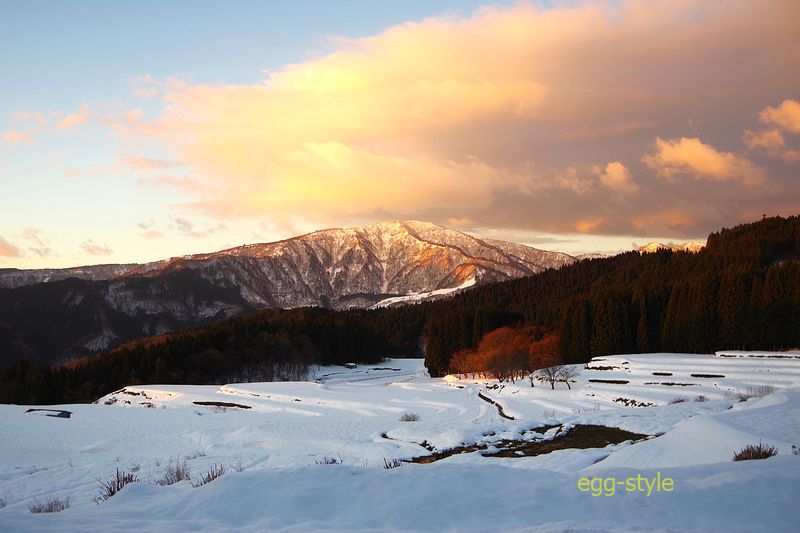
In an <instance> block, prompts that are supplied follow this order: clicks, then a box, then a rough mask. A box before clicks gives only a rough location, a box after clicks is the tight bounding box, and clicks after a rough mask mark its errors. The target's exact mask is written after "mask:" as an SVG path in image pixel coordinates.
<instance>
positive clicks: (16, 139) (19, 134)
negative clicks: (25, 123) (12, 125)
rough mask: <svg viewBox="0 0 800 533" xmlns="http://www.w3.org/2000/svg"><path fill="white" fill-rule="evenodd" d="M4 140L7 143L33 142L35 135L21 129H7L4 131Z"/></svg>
mask: <svg viewBox="0 0 800 533" xmlns="http://www.w3.org/2000/svg"><path fill="white" fill-rule="evenodd" d="M3 140H4V141H5V142H6V144H12V145H14V144H33V142H34V140H33V137H31V135H30V134H29V133H25V132H24V131H19V130H6V131H4V132H3Z"/></svg>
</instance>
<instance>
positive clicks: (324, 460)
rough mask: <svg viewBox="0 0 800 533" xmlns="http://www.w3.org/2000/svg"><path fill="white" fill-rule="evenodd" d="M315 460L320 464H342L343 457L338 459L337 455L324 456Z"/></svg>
mask: <svg viewBox="0 0 800 533" xmlns="http://www.w3.org/2000/svg"><path fill="white" fill-rule="evenodd" d="M314 462H315V463H317V464H318V465H340V464H342V459H341V458H339V459H337V458H335V457H323V458H322V459H317V460H316V461H314Z"/></svg>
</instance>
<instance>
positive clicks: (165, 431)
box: [0, 354, 800, 531]
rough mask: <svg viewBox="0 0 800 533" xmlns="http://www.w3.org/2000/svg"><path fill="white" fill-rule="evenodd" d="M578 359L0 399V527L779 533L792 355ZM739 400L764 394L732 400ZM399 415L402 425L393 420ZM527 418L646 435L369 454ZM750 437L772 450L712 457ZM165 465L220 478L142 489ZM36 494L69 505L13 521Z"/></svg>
mask: <svg viewBox="0 0 800 533" xmlns="http://www.w3.org/2000/svg"><path fill="white" fill-rule="evenodd" d="M587 366H588V367H589V368H590V369H591V368H594V369H595V370H587V369H585V368H584V365H579V366H576V368H578V369H579V375H578V377H577V378H576V379H575V382H574V383H572V384H571V387H572V389H571V390H568V389H567V387H566V385H565V384H563V383H559V384H557V385H556V389H555V390H551V389H550V386H549V384H546V383H539V382H535V387H531V386H530V383H529V382H528V381H527V380H524V381H518V382H516V383H497V382H496V381H486V380H480V379H459V378H457V377H453V376H450V377H448V378H446V379H431V378H429V377H428V376H427V373H426V372H425V369H424V367H423V366H422V361H420V360H413V359H407V360H389V361H386V362H384V363H380V364H378V365H370V366H365V365H359V366H358V367H357V368H356V369H352V370H350V369H345V368H343V367H329V368H321V369H318V370H315V371H314V373H313V374H314V375H313V376H311V378H310V381H307V382H296V383H246V384H227V385H222V386H217V385H206V386H181V385H148V386H131V387H126V388H125V389H123V390H122V391H117V392H116V393H113V394H110V395H108V396H106V397H104V398H101V399H100V400H98V402H97V404H94V405H67V406H57V407H54V408H58V409H66V410H69V411H71V412H72V416H71V418H69V419H60V418H52V417H47V416H42V413H31V414H25V411H26V410H27V409H28V406H24V407H23V406H14V405H1V406H0V424H1V425H0V427H2V429H3V431H2V432H1V433H0V446H2V450H3V454H2V456H1V457H0V499H1V500H3V503H4V504H5V507H4V508H2V509H0V531H109V530H118V531H124V530H130V529H136V530H139V531H195V530H219V531H226V530H227V531H263V530H289V531H308V530H336V531H345V530H346V531H352V530H378V529H381V530H398V531H403V530H405V531H423V530H424V531H430V530H459V531H463V530H468V531H485V530H487V529H495V530H496V529H500V530H503V531H505V530H508V531H516V530H526V531H529V530H539V531H562V530H565V529H571V530H576V531H618V530H626V531H687V530H688V531H719V530H728V531H759V530H763V531H796V528H797V524H798V523H800V509H798V506H797V502H796V498H797V488H798V487H800V456H795V455H793V454H792V445H793V444H795V445H798V446H800V359H793V358H763V357H718V356H710V355H707V356H706V355H680V354H638V355H619V356H606V357H601V358H596V359H595V360H593V361H592V362H591V363H589V364H588V365H587ZM600 368H603V370H601V369H600ZM654 372H655V373H662V374H663V373H671V374H672V375H671V376H663V375H654V374H653V373H654ZM691 374H696V375H706V376H708V375H715V376H724V377H693V376H692V375H691ZM314 379H316V381H314ZM589 380H605V381H606V382H598V381H594V382H591V381H589ZM609 381H611V382H617V383H610V382H609ZM621 381H627V383H620V382H621ZM664 383H672V384H669V385H667V384H664ZM674 383H681V384H683V385H675V384H674ZM748 392H750V393H753V392H759V393H760V394H761V393H768V394H766V395H765V396H763V397H753V398H750V399H748V400H747V401H739V396H741V395H747V394H748ZM478 393H481V394H482V395H484V396H486V397H488V398H491V399H492V400H494V401H496V402H498V403H499V404H500V405H502V406H503V409H504V411H505V412H506V413H507V414H508V415H511V416H513V417H514V418H515V420H507V419H505V418H502V417H501V416H500V415H499V414H498V410H497V408H496V406H494V405H491V404H490V403H487V402H486V401H484V400H482V399H480V398H479V397H478ZM701 396H702V397H704V399H705V401H696V400H697V399H698V397H701ZM619 399H623V400H627V403H628V405H625V404H623V403H621V402H620V401H618V400H619ZM677 400H683V401H680V402H677ZM194 402H216V403H220V404H221V405H223V406H213V405H206V406H201V405H197V404H195V403H194ZM633 402H635V403H633ZM672 402H677V403H672ZM632 403H633V404H634V405H649V404H652V406H649V407H632V406H631V404H632ZM225 404H236V405H241V406H247V407H249V409H244V408H237V407H224V405H225ZM404 414H415V415H417V416H418V418H419V420H417V421H412V422H405V421H402V420H401V418H402V417H403V415H404ZM544 424H548V425H558V424H562V425H564V426H566V427H569V426H573V425H577V424H597V425H605V426H609V427H619V428H621V429H625V430H628V431H631V432H634V433H640V434H646V435H651V436H653V437H651V438H649V439H647V440H644V441H639V442H636V443H631V442H625V443H622V444H618V445H610V446H607V447H605V448H602V449H597V448H595V449H567V450H560V451H555V452H552V453H549V454H544V455H538V456H535V457H519V458H497V457H483V456H481V455H480V453H478V452H473V453H464V454H458V455H453V456H452V457H449V458H447V459H443V460H441V461H438V462H435V463H432V464H410V463H405V464H403V466H402V467H400V468H394V469H385V468H384V459H387V460H392V459H404V460H405V459H411V458H413V457H416V456H420V455H428V454H430V453H431V452H430V451H429V450H428V449H427V448H426V447H425V446H427V447H434V448H435V449H436V450H437V451H440V450H445V449H448V448H452V447H456V446H459V445H461V444H473V443H482V444H484V445H487V446H489V447H490V449H491V447H492V446H497V445H499V444H498V443H499V441H500V440H501V439H541V438H542V437H541V436H540V435H537V434H533V433H531V432H528V431H527V430H530V429H532V428H535V427H538V426H541V425H544ZM555 432H556V430H550V431H549V432H548V433H547V434H546V436H545V437H544V438H551V437H552V436H553V435H554V434H555ZM759 441H762V442H764V443H765V444H769V445H772V446H775V447H776V448H777V449H778V452H779V453H778V455H777V456H776V457H772V458H770V459H767V460H762V461H746V462H733V461H732V460H731V459H732V456H733V453H734V452H736V451H739V450H740V449H741V448H743V447H744V446H745V445H747V444H757V443H758V442H759ZM423 445H424V446H423ZM184 459H185V460H186V463H187V466H188V467H189V470H190V472H191V478H192V480H194V481H195V482H196V481H197V480H199V478H200V476H201V475H203V474H204V473H206V472H207V471H208V470H209V469H210V468H211V467H212V466H213V465H223V466H224V467H225V469H226V473H225V474H224V475H222V476H221V477H220V478H218V479H216V480H214V481H213V482H211V483H209V484H208V485H204V486H202V487H197V488H194V487H192V484H191V483H190V482H189V481H182V482H179V483H177V484H174V485H170V486H159V485H157V484H156V482H157V481H158V480H159V479H161V478H162V477H163V475H164V472H165V468H166V467H167V466H168V465H170V462H172V464H175V462H176V461H181V460H184ZM329 461H333V462H334V463H335V464H323V463H325V462H329ZM117 468H119V469H120V470H125V471H127V472H132V471H134V470H135V475H136V476H137V477H138V478H139V480H140V482H137V483H133V484H130V485H128V486H126V487H125V488H123V489H122V491H120V492H119V493H118V494H117V495H115V496H114V497H112V498H111V499H109V500H108V501H106V502H103V503H101V504H99V505H97V504H96V503H95V502H94V499H95V497H96V496H97V495H98V494H99V489H100V483H99V482H98V480H101V481H106V480H109V479H111V478H112V477H113V476H114V473H115V471H116V469H117ZM657 473H660V474H661V476H662V477H664V476H669V477H670V478H671V479H673V480H674V486H675V488H674V490H673V491H672V492H670V493H659V494H651V495H650V496H647V495H645V494H641V493H638V492H632V493H625V492H623V491H622V490H618V491H616V493H615V494H614V495H613V496H592V495H591V494H590V493H587V492H582V491H579V490H578V489H577V481H578V479H580V478H582V477H590V478H591V477H601V478H604V479H605V478H610V477H613V478H614V479H619V480H624V479H626V478H627V477H635V476H637V475H641V476H644V477H652V476H655V475H656V474H657ZM48 497H60V498H66V497H69V498H70V499H71V507H70V508H69V509H67V510H65V511H62V512H60V513H54V514H32V513H30V512H29V506H30V505H31V503H33V502H34V501H35V500H37V499H38V500H40V501H41V500H43V499H46V498H48Z"/></svg>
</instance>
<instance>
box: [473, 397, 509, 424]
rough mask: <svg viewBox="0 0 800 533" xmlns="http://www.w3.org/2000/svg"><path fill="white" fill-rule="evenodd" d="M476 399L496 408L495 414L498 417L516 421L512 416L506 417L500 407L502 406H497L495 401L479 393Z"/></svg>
mask: <svg viewBox="0 0 800 533" xmlns="http://www.w3.org/2000/svg"><path fill="white" fill-rule="evenodd" d="M478 398H480V399H481V400H483V401H484V402H489V403H490V404H492V405H494V406H495V407H497V413H498V414H499V415H500V416H502V417H503V418H505V419H506V420H516V418H514V417H513V416H511V415H507V414H506V412H505V411H503V406H502V405H500V404H499V403H497V402H496V401H494V400H492V399H491V398H489V397H488V396H484V395H483V393H481V392H479V393H478Z"/></svg>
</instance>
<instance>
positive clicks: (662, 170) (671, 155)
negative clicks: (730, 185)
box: [642, 137, 766, 186]
mask: <svg viewBox="0 0 800 533" xmlns="http://www.w3.org/2000/svg"><path fill="white" fill-rule="evenodd" d="M642 161H643V162H644V163H645V164H646V165H647V166H649V167H650V168H652V169H653V170H655V171H656V172H658V174H659V176H661V177H662V178H664V179H666V180H667V181H675V180H677V178H678V177H679V176H681V175H687V176H691V177H693V178H695V179H698V180H710V181H717V182H728V181H738V182H740V183H741V184H743V185H746V186H756V185H760V184H761V183H763V182H764V180H765V179H766V174H765V172H764V170H763V169H761V168H759V167H757V166H756V165H754V164H753V163H752V162H750V161H749V160H748V159H746V158H744V157H741V156H739V155H736V154H733V153H730V152H719V151H717V150H716V149H715V148H714V147H713V146H709V145H707V144H703V143H702V142H701V141H700V139H698V138H697V137H692V138H687V137H681V138H680V139H672V140H669V139H668V140H664V139H661V138H660V137H659V138H657V139H656V152H655V153H653V154H648V155H645V156H644V157H643V158H642Z"/></svg>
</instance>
